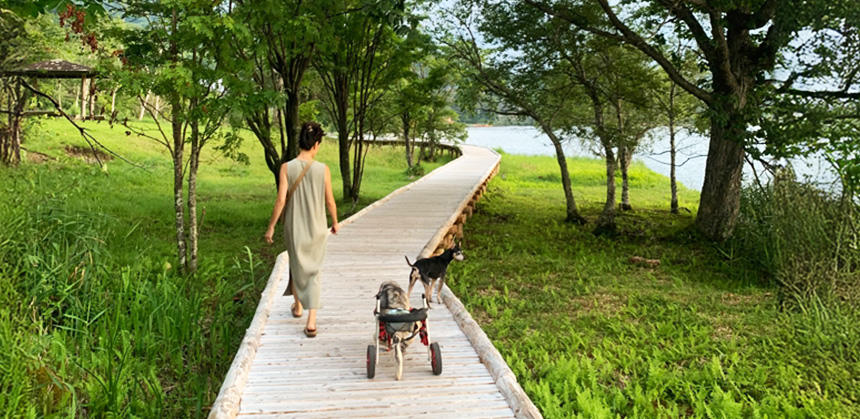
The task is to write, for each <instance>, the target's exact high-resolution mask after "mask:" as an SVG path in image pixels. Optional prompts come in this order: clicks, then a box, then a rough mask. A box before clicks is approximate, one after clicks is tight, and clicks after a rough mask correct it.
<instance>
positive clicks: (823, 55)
mask: <svg viewBox="0 0 860 419" xmlns="http://www.w3.org/2000/svg"><path fill="white" fill-rule="evenodd" d="M523 3H524V4H528V5H530V6H532V7H534V8H535V9H536V10H541V11H542V12H545V13H547V14H549V15H552V16H556V17H558V18H560V19H562V20H564V21H566V22H568V23H569V24H570V26H571V27H572V28H575V29H577V30H584V31H588V32H590V33H592V34H595V35H598V36H601V37H605V38H609V39H614V40H617V41H620V42H625V43H627V44H629V45H631V46H633V47H635V48H637V49H638V50H640V51H641V52H642V53H644V54H645V55H647V56H648V57H650V58H651V59H653V60H654V61H655V62H656V63H657V64H658V65H659V66H660V67H661V68H662V69H663V70H664V71H665V72H666V73H667V75H668V76H669V77H670V78H671V79H672V80H673V81H674V82H675V83H677V85H678V86H679V87H681V88H682V89H684V90H686V91H687V92H689V93H690V94H691V95H693V96H695V97H696V98H697V99H699V100H700V101H701V102H702V103H704V104H705V105H706V106H707V108H708V118H709V120H710V145H709V151H708V160H707V164H706V168H705V182H704V185H703V186H702V194H701V201H700V204H699V212H698V214H697V216H696V225H697V227H698V228H699V230H700V231H701V232H703V233H704V234H705V235H706V236H708V237H710V238H712V239H715V240H723V239H726V238H727V237H729V236H730V235H731V234H732V231H733V229H734V226H735V223H736V221H737V214H738V207H739V204H740V184H741V172H742V168H743V163H744V156H745V153H746V152H747V151H749V150H750V149H751V148H752V147H750V145H752V143H753V139H754V138H760V139H761V140H762V141H764V142H765V143H771V142H773V141H776V140H775V136H772V135H769V134H772V133H773V131H770V132H763V133H759V134H756V133H755V132H754V130H753V129H752V128H751V127H753V126H755V125H757V124H759V123H761V122H762V119H763V118H765V119H766V118H768V115H771V114H770V113H769V112H768V111H767V104H768V103H767V102H768V101H769V98H770V97H771V95H773V94H774V93H776V94H786V95H789V96H790V97H794V98H818V99H821V100H826V101H844V100H850V99H854V100H856V99H857V98H858V97H860V92H857V91H856V87H857V80H856V78H855V77H854V75H856V72H852V71H848V72H842V71H840V69H839V68H838V66H837V65H835V64H836V62H837V61H839V62H842V63H847V62H848V60H847V59H845V58H840V57H839V56H840V54H842V55H844V56H848V55H850V54H847V52H848V51H850V50H851V49H852V48H856V45H858V43H857V40H856V36H854V35H851V36H836V37H834V36H833V34H834V33H837V34H839V33H854V32H856V31H852V30H851V29H849V28H856V27H857V23H858V13H857V8H856V3H855V2H853V1H850V0H837V1H793V0H754V1H722V2H716V1H705V0H688V1H671V0H649V1H646V2H639V3H633V2H621V3H619V4H616V5H610V3H609V1H608V0H560V1H541V0H524V1H523ZM667 33H674V34H677V35H678V36H679V37H682V38H683V39H685V40H690V41H692V42H691V45H693V47H692V49H693V52H694V53H696V54H697V55H698V56H699V57H700V65H701V66H702V67H703V68H706V69H707V71H708V74H709V80H708V82H707V83H705V84H696V83H694V82H693V81H691V80H690V79H689V78H688V77H686V76H685V75H684V73H683V71H681V70H680V69H679V67H678V65H677V63H675V62H673V60H671V59H670V58H669V57H668V56H667V55H666V53H665V52H664V51H665V50H664V49H663V48H662V46H663V44H665V42H666V36H665V34H667ZM803 38H807V39H810V40H814V41H813V42H817V45H815V47H810V48H809V49H807V50H805V51H806V52H809V53H811V54H812V56H811V57H810V56H807V57H804V58H800V59H797V60H794V59H791V58H792V57H791V56H792V54H794V55H796V56H797V57H801V56H803V52H804V48H803V45H798V43H797V42H793V40H796V39H803ZM836 38H838V39H836ZM837 51H838V52H839V53H837ZM797 53H799V54H797ZM855 62H856V60H855ZM855 65H856V64H855ZM849 68H853V66H849ZM778 70H781V71H778ZM816 78H818V79H819V80H820V79H821V78H824V79H827V80H828V81H829V83H823V84H822V83H818V84H817V85H813V83H812V82H814V81H815V80H816ZM833 86H838V87H833ZM793 133H794V134H798V135H800V134H802V131H801V130H797V131H794V132H793ZM819 138H820V137H819ZM798 140H801V141H798ZM793 142H795V143H798V142H802V138H798V137H794V141H793Z"/></svg>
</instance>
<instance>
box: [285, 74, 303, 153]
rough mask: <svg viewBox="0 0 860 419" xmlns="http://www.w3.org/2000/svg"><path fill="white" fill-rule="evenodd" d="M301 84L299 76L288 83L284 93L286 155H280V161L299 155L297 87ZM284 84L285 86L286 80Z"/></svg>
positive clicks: (298, 99) (298, 101)
mask: <svg viewBox="0 0 860 419" xmlns="http://www.w3.org/2000/svg"><path fill="white" fill-rule="evenodd" d="M300 85H301V77H300V78H299V80H298V81H297V82H296V84H295V85H290V88H289V89H287V88H286V87H285V89H284V90H286V91H285V92H284V93H286V95H287V101H286V103H285V104H284V128H285V130H286V131H287V149H286V150H285V152H286V155H283V156H281V161H290V160H292V159H293V158H295V157H296V156H298V155H299V128H300V127H299V125H300V124H301V122H300V121H299V104H300V103H301V98H300V97H299V87H300ZM284 86H287V83H286V80H285V83H284Z"/></svg>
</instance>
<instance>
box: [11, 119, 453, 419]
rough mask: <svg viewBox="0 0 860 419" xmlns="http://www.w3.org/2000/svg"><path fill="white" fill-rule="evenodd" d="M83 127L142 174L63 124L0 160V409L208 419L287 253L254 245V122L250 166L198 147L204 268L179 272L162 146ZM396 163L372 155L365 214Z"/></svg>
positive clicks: (398, 158) (258, 216)
mask: <svg viewBox="0 0 860 419" xmlns="http://www.w3.org/2000/svg"><path fill="white" fill-rule="evenodd" d="M83 124H84V126H85V127H86V128H87V129H88V130H90V131H91V132H92V133H93V135H94V136H96V138H99V139H100V140H101V141H103V142H104V143H105V144H106V145H108V146H109V147H111V148H112V149H115V150H116V151H118V152H119V153H122V154H123V155H126V156H128V157H129V158H131V159H132V160H133V161H135V162H137V163H140V164H142V165H144V166H145V167H147V169H148V170H149V171H144V170H141V169H136V168H132V167H130V166H128V165H126V164H125V163H122V162H117V161H111V162H108V163H107V167H106V170H105V171H102V170H100V169H98V168H96V167H93V166H90V165H86V164H84V163H83V162H82V161H80V159H79V158H78V157H74V156H70V155H68V154H67V153H66V147H67V146H84V145H85V144H84V143H83V140H82V139H81V138H80V137H79V136H78V135H77V133H76V132H73V131H71V130H69V129H68V127H67V125H66V122H64V121H59V120H44V121H43V122H42V123H41V124H39V125H36V126H35V127H34V130H33V132H32V133H31V136H30V137H29V138H30V139H29V141H28V144H27V148H28V150H32V151H38V152H41V153H45V154H46V155H48V156H50V157H52V158H54V159H56V160H50V161H45V162H43V163H40V164H35V163H26V161H27V160H28V159H25V163H24V164H22V166H21V167H19V168H17V169H9V168H5V169H0V178H2V179H3V180H4V182H3V185H2V186H0V218H2V219H3V220H4V222H3V223H2V224H0V412H3V413H4V414H6V415H8V416H13V417H20V416H25V417H52V416H63V417H70V416H90V417H108V416H117V417H170V418H173V417H200V416H204V415H205V414H206V413H207V410H206V409H207V407H208V406H210V405H211V403H212V402H213V401H214V398H215V396H216V394H217V392H218V390H219V388H220V385H221V380H223V378H224V375H225V374H226V372H227V369H228V368H229V366H230V363H231V361H232V357H233V355H234V354H235V352H236V349H237V347H238V345H239V342H240V340H241V339H242V337H243V335H244V332H245V329H246V328H247V326H248V324H249V322H250V319H251V316H253V313H254V310H255V308H256V304H257V302H258V298H259V295H260V292H261V291H262V288H263V287H264V285H265V281H266V279H267V278H268V275H269V273H270V271H271V265H272V262H273V259H274V256H275V254H276V253H278V252H279V251H281V249H282V246H274V247H269V246H266V245H264V244H263V241H262V240H261V235H262V233H263V230H264V229H265V223H266V220H268V217H269V215H270V214H271V211H272V203H273V201H274V197H275V190H274V188H273V185H272V179H271V174H270V173H269V171H268V169H267V168H266V167H265V165H263V164H261V161H260V160H261V156H259V153H255V152H254V151H255V150H254V147H255V145H254V144H253V141H247V140H248V139H249V137H250V136H251V134H249V133H248V132H246V131H239V132H238V134H239V135H241V136H243V137H244V139H245V140H246V141H243V142H242V143H241V144H239V145H238V146H237V147H236V148H235V152H237V153H242V154H244V155H246V156H247V157H248V159H249V162H250V164H249V165H242V164H237V163H236V162H235V161H233V160H231V159H226V158H224V157H223V156H221V155H220V154H219V153H218V152H215V150H210V151H206V150H204V151H203V155H202V157H201V158H202V159H205V160H206V161H208V162H209V164H208V165H206V166H204V167H201V169H200V172H201V173H200V179H199V182H200V191H199V194H200V206H201V207H203V208H205V209H206V211H205V212H206V215H205V217H201V220H200V221H201V225H200V228H201V231H203V232H204V234H203V236H202V237H201V242H200V246H201V254H203V255H204V257H203V258H202V259H201V263H200V267H199V270H198V271H197V274H196V275H194V276H183V275H179V274H178V273H177V272H176V271H177V269H176V266H174V263H173V250H172V237H174V236H173V234H174V233H173V232H172V229H173V220H172V218H171V216H170V215H171V214H170V211H169V210H170V208H171V205H172V204H171V202H170V199H168V197H169V196H170V195H171V187H172V180H171V179H170V177H169V176H168V175H166V171H165V170H162V169H166V168H168V167H170V165H171V163H170V158H169V156H168V155H167V152H166V151H164V150H161V149H157V148H153V147H151V143H150V142H149V140H147V139H144V138H140V137H137V136H135V135H129V136H126V135H125V134H124V133H123V129H121V128H120V127H115V128H111V127H110V126H109V125H108V124H106V123H97V122H89V121H88V122H83ZM144 126H145V127H146V128H147V130H149V131H154V130H156V127H155V125H154V123H153V122H152V121H147V122H145V123H144ZM336 148H337V147H336V146H335V144H334V142H332V141H331V140H329V139H326V140H325V141H324V143H323V147H322V149H321V151H320V153H319V154H318V158H319V159H320V160H321V161H323V162H325V163H326V164H328V165H329V167H330V168H331V170H332V172H333V176H332V178H333V182H334V183H335V184H336V185H337V182H338V177H337V164H336V162H337V150H336ZM26 156H27V152H26V151H25V157H26ZM30 156H32V154H31V155H30ZM402 160H403V159H402V150H395V149H391V148H376V147H375V148H373V149H372V150H370V152H369V157H368V164H367V181H366V185H365V197H364V198H363V199H362V201H361V202H360V203H359V205H358V206H357V207H356V209H355V210H356V211H357V210H359V209H360V208H362V207H363V206H365V205H367V204H369V203H370V202H373V201H375V200H377V199H379V198H381V197H383V196H384V195H386V194H387V193H389V192H390V191H392V190H394V189H396V188H398V187H400V186H402V185H404V184H406V183H407V182H409V181H410V178H409V177H408V176H406V175H405V174H404V171H405V169H406V165H405V163H404V162H403V161H402ZM439 164H442V162H440V163H428V164H427V165H428V168H429V169H433V168H435V167H438V165H439ZM335 195H336V196H337V195H339V190H338V189H337V187H335ZM337 197H338V198H339V196H337ZM339 210H340V212H341V213H340V216H341V217H342V218H345V217H346V216H348V215H349V212H348V211H349V208H339Z"/></svg>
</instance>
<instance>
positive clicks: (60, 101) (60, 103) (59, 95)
mask: <svg viewBox="0 0 860 419" xmlns="http://www.w3.org/2000/svg"><path fill="white" fill-rule="evenodd" d="M57 105H58V107H59V108H60V109H63V84H62V83H61V82H60V81H59V80H57Z"/></svg>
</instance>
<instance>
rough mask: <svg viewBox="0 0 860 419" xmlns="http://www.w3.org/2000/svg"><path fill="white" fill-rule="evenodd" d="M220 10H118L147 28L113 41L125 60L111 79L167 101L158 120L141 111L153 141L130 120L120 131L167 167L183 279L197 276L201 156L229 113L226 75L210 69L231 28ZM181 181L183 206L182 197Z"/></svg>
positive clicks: (160, 6)
mask: <svg viewBox="0 0 860 419" xmlns="http://www.w3.org/2000/svg"><path fill="white" fill-rule="evenodd" d="M219 6H220V5H219V4H218V3H214V4H213V3H211V2H205V1H203V2H201V1H200V0H177V1H173V2H170V3H161V2H153V1H147V0H139V1H126V2H124V3H123V4H122V16H123V18H124V19H128V20H134V21H145V22H146V24H143V25H140V26H137V27H133V28H128V29H126V30H123V31H121V32H120V33H119V36H121V38H122V40H123V42H124V44H125V45H126V49H125V51H124V53H123V54H124V55H123V58H124V60H126V63H127V64H126V65H125V66H124V67H123V68H122V69H120V70H119V71H117V72H116V73H115V76H116V77H118V78H119V79H120V80H122V82H123V85H125V86H127V89H129V90H130V91H132V92H134V93H136V94H137V95H138V96H139V97H140V98H143V96H144V95H145V94H147V93H148V92H152V93H154V94H156V95H158V96H162V97H165V98H167V101H168V104H169V112H162V113H158V112H157V110H156V109H155V108H154V107H152V106H150V105H147V104H145V105H144V106H145V107H146V111H147V112H148V113H149V114H150V116H152V118H153V120H154V121H155V123H156V124H157V127H158V133H156V134H150V133H148V132H146V131H145V130H143V129H141V128H138V127H135V126H134V125H133V123H130V122H129V121H128V120H126V121H124V124H125V126H126V127H127V128H128V129H129V130H131V131H134V132H136V133H138V134H139V135H143V136H146V137H148V138H150V139H152V140H154V141H155V142H157V143H159V144H161V145H163V146H164V147H165V148H166V149H167V150H168V152H169V153H170V155H171V158H172V159H173V201H174V212H175V228H176V243H177V252H178V259H179V266H180V268H181V269H183V270H185V271H186V272H194V271H195V270H196V269H197V259H198V254H197V243H198V231H197V171H198V169H199V166H200V152H201V150H202V149H203V147H205V146H206V145H207V144H209V143H210V142H212V141H214V140H216V139H218V138H219V137H220V135H221V134H220V128H221V124H222V121H223V120H224V117H225V116H226V114H227V112H228V110H229V104H228V103H227V101H226V100H225V99H224V96H225V93H226V92H225V91H224V89H223V87H222V86H221V85H220V82H221V80H222V79H223V78H224V76H225V73H224V72H223V71H222V70H221V69H220V68H219V67H218V66H217V65H216V60H215V58H216V54H217V53H218V52H219V51H221V50H222V49H223V48H224V46H225V45H224V44H223V40H224V39H227V36H226V35H227V34H228V33H229V28H230V27H231V26H232V20H231V18H230V17H229V16H225V15H223V14H222V13H221V11H222V9H220V7H219ZM160 120H167V121H169V122H170V129H169V130H168V129H164V128H163V127H162V126H161V123H160ZM187 146H190V148H188V149H187ZM186 149H187V151H188V155H187V157H186V154H185V152H186ZM186 167H187V169H186ZM186 180H187V182H188V191H187V200H186V198H185V196H184V191H183V182H184V181H186ZM183 201H185V202H183ZM185 207H187V217H188V220H187V232H186V212H185Z"/></svg>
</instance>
